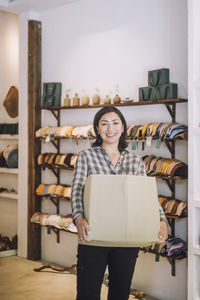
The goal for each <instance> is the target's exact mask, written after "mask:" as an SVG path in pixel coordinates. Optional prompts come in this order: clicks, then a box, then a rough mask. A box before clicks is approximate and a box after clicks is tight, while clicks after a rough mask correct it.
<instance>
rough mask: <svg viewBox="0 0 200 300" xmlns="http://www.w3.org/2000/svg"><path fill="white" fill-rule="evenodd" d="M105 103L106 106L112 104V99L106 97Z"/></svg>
mask: <svg viewBox="0 0 200 300" xmlns="http://www.w3.org/2000/svg"><path fill="white" fill-rule="evenodd" d="M103 102H104V104H110V103H111V99H110V97H109V96H108V95H106V97H105V98H104V101H103Z"/></svg>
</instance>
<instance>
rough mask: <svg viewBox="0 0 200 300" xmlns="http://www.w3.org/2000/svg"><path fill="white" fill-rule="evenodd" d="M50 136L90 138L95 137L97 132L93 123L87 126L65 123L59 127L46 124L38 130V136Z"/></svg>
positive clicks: (51, 137)
mask: <svg viewBox="0 0 200 300" xmlns="http://www.w3.org/2000/svg"><path fill="white" fill-rule="evenodd" d="M48 136H49V137H50V139H53V138H54V137H66V138H69V137H70V138H76V139H78V138H90V137H95V136H96V135H95V132H94V129H93V126H92V125H85V126H71V125H64V126H59V127H51V126H45V127H43V128H40V129H38V130H37V131H36V137H38V138H40V137H41V138H46V137H48Z"/></svg>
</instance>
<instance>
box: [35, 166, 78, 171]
mask: <svg viewBox="0 0 200 300" xmlns="http://www.w3.org/2000/svg"><path fill="white" fill-rule="evenodd" d="M38 166H39V167H41V168H47V169H51V170H67V171H73V170H74V168H70V167H65V166H63V167H62V166H51V165H48V164H42V165H38Z"/></svg>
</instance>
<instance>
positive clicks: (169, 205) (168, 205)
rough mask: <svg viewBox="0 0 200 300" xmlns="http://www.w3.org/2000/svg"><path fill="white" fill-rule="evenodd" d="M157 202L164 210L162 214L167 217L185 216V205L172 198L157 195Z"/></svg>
mask: <svg viewBox="0 0 200 300" xmlns="http://www.w3.org/2000/svg"><path fill="white" fill-rule="evenodd" d="M158 200H159V202H160V204H161V206H162V208H163V210H164V213H165V214H166V215H168V216H179V217H186V216H187V203H186V202H184V201H180V200H177V199H174V198H172V197H166V196H162V195H159V196H158Z"/></svg>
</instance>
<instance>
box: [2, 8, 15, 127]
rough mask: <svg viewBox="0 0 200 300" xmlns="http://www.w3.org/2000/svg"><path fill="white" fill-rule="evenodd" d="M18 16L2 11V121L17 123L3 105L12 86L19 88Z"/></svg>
mask: <svg viewBox="0 0 200 300" xmlns="http://www.w3.org/2000/svg"><path fill="white" fill-rule="evenodd" d="M18 31H19V26H18V16H17V15H15V14H11V13H7V12H3V11H0V45H1V48H0V65H1V72H0V105H1V109H0V120H1V123H3V122H7V123H8V122H10V123H16V122H17V120H18V119H17V118H14V119H13V118H10V117H9V116H8V114H7V113H6V110H5V108H4V107H2V105H3V100H4V99H5V97H6V95H7V93H8V90H9V88H10V87H11V85H15V86H16V87H18V67H19V65H18V47H19V44H18V39H19V32H18Z"/></svg>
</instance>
